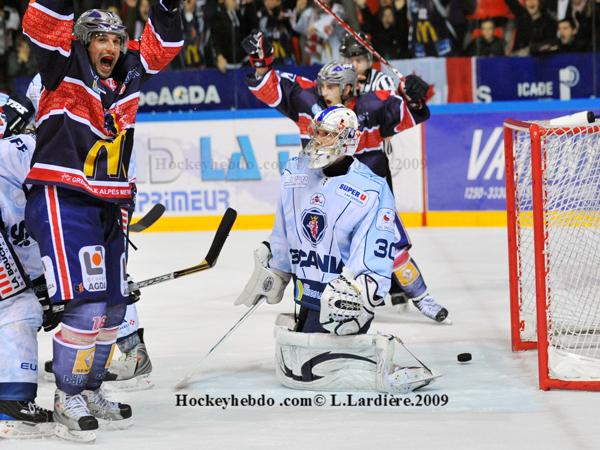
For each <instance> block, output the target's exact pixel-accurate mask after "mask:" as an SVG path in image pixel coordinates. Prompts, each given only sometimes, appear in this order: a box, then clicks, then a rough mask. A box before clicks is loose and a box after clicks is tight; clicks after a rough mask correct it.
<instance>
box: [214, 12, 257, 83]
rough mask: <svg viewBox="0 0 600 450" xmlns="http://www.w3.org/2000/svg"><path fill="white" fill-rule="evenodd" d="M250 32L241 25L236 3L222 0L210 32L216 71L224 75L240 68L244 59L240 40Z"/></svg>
mask: <svg viewBox="0 0 600 450" xmlns="http://www.w3.org/2000/svg"><path fill="white" fill-rule="evenodd" d="M250 31H251V30H247V29H246V27H245V26H244V24H243V23H242V17H241V15H240V12H239V7H238V4H237V1H236V0H224V3H223V5H221V7H220V8H219V10H218V12H217V17H216V19H215V22H214V26H213V30H212V48H213V52H214V57H215V62H216V66H217V69H219V70H220V71H221V72H223V73H225V71H226V70H227V69H234V68H236V67H240V66H241V64H242V62H243V60H244V58H245V53H244V51H243V50H242V45H241V44H242V39H243V38H244V37H245V36H246V35H247V34H248V33H250Z"/></svg>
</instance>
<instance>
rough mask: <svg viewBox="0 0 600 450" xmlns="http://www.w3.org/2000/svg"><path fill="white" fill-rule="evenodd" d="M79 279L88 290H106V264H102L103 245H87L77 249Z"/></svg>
mask: <svg viewBox="0 0 600 450" xmlns="http://www.w3.org/2000/svg"><path fill="white" fill-rule="evenodd" d="M79 264H80V265H81V279H82V282H83V287H84V289H85V290H86V291H88V292H98V291H105V290H106V266H105V264H104V247H103V246H101V245H88V246H87V247H82V248H81V250H79Z"/></svg>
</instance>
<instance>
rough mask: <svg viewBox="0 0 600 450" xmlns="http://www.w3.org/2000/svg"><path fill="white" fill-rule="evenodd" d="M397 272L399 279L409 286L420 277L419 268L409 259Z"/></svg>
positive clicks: (401, 282) (402, 283)
mask: <svg viewBox="0 0 600 450" xmlns="http://www.w3.org/2000/svg"><path fill="white" fill-rule="evenodd" d="M395 274H396V276H397V277H398V281H399V282H400V284H401V285H402V286H409V285H411V284H412V283H413V282H414V281H415V280H416V279H417V278H419V270H418V269H417V267H416V266H415V265H414V264H413V263H412V261H409V262H408V263H407V264H406V265H404V266H403V267H401V268H400V269H399V270H397V271H396V272H395Z"/></svg>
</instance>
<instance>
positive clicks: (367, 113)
mask: <svg viewBox="0 0 600 450" xmlns="http://www.w3.org/2000/svg"><path fill="white" fill-rule="evenodd" d="M242 45H243V47H244V49H245V50H246V52H247V53H248V54H249V56H250V62H251V64H252V65H253V66H254V68H255V72H254V73H251V74H249V75H248V76H247V77H246V78H245V81H246V84H247V85H248V88H249V89H250V91H251V92H252V93H253V94H254V95H255V96H256V97H257V98H258V99H259V100H261V101H263V102H264V103H266V104H267V105H269V106H271V107H274V108H276V109H277V110H278V111H280V112H281V113H282V114H283V115H285V116H286V117H288V118H290V119H292V120H293V121H294V122H296V124H297V125H298V128H299V132H300V138H301V140H302V145H303V147H304V146H305V145H306V144H307V142H308V138H309V136H308V127H309V125H310V121H311V118H312V116H313V115H315V114H316V113H318V112H319V111H322V110H323V109H325V108H326V107H328V106H332V105H335V104H338V103H342V104H344V105H345V106H346V107H348V108H350V109H352V110H353V111H354V112H355V113H356V116H357V117H358V126H359V129H360V130H361V132H362V134H361V139H360V142H359V144H358V148H357V150H356V154H355V157H356V159H358V160H359V161H360V162H362V163H363V164H365V165H367V166H368V167H369V168H370V169H371V170H372V171H373V172H374V173H375V174H377V175H379V176H381V177H384V178H386V179H387V181H388V185H389V186H390V189H391V186H392V183H391V173H390V169H389V164H388V160H387V157H386V155H385V152H384V146H383V144H384V141H385V140H386V139H387V138H391V137H392V136H393V135H395V134H397V133H400V132H402V131H403V130H406V129H408V128H411V127H413V126H415V125H416V124H418V123H421V122H423V121H425V120H427V118H429V109H428V107H427V105H426V103H425V95H426V91H427V90H426V89H425V90H423V89H422V86H423V84H424V82H423V81H422V80H421V79H420V78H419V77H417V76H415V75H409V76H407V77H406V80H405V83H404V86H405V91H401V92H400V94H399V95H397V94H395V93H393V92H390V91H387V90H378V91H374V92H369V93H366V94H363V95H355V91H356V87H357V76H356V71H355V70H354V67H353V66H352V65H348V64H338V63H330V64H326V65H325V66H323V67H322V68H321V70H320V71H319V74H318V75H317V82H316V83H315V82H313V81H311V80H308V79H306V78H303V77H300V76H297V75H294V74H289V73H285V72H279V71H277V70H275V69H273V68H272V67H271V63H272V53H273V50H272V48H271V46H270V44H269V42H268V41H267V39H266V38H265V37H264V36H263V35H262V33H260V32H258V33H253V34H251V35H249V36H248V37H246V38H245V39H244V41H243V43H242ZM425 84H426V83H425ZM396 226H397V228H398V232H399V233H400V235H401V237H402V238H401V241H400V243H399V245H400V248H399V249H400V252H399V253H398V255H397V258H396V261H395V264H394V274H395V275H394V280H393V282H392V290H391V296H392V297H393V298H394V297H395V298H402V297H406V298H407V299H409V300H411V301H412V302H413V304H414V305H415V306H416V307H417V308H418V309H419V311H421V312H422V313H423V314H424V315H425V316H427V317H429V318H431V319H433V320H435V321H437V322H445V323H450V321H449V320H448V319H447V317H448V310H447V309H446V308H444V307H443V306H441V305H439V304H438V303H437V302H436V301H435V299H434V298H433V296H431V295H430V294H429V292H428V290H427V285H426V284H425V280H424V279H423V276H422V274H421V272H420V271H419V269H418V266H417V264H416V263H415V261H414V259H413V258H412V257H411V256H410V254H409V249H410V247H411V242H410V239H409V238H408V234H407V232H406V230H405V229H404V226H403V225H402V222H401V220H400V217H399V216H396Z"/></svg>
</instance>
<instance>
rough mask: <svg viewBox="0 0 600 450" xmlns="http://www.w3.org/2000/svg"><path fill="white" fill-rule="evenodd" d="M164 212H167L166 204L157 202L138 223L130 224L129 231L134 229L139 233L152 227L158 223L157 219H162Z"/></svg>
mask: <svg viewBox="0 0 600 450" xmlns="http://www.w3.org/2000/svg"><path fill="white" fill-rule="evenodd" d="M164 212H165V207H164V205H161V204H160V203H157V204H156V205H154V206H153V207H152V208H151V209H150V211H148V212H147V213H146V214H144V217H142V218H141V219H140V220H138V221H137V222H136V223H134V224H132V225H130V226H129V231H132V232H134V233H139V232H141V231H144V230H146V229H148V228H150V227H151V226H152V225H154V224H155V223H156V221H157V220H158V219H160V218H161V217H162V215H163V214H164Z"/></svg>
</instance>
